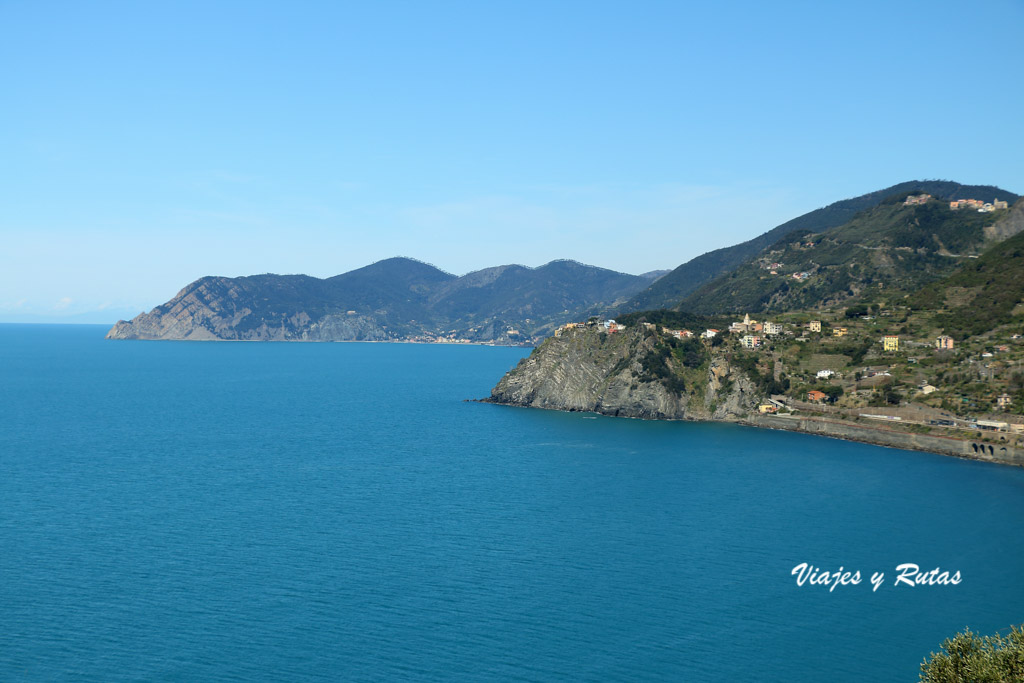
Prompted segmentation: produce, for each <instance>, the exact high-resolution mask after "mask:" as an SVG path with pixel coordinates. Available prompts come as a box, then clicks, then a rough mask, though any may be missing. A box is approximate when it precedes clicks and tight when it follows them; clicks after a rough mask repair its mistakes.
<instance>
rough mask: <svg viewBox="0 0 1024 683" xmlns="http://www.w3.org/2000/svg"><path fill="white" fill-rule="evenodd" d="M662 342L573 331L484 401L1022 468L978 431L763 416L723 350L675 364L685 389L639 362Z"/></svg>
mask: <svg viewBox="0 0 1024 683" xmlns="http://www.w3.org/2000/svg"><path fill="white" fill-rule="evenodd" d="M657 343H658V340H657V338H656V337H655V336H654V335H651V334H647V333H645V331H644V330H643V329H642V328H633V329H630V330H627V331H625V332H621V333H617V334H609V333H607V332H604V331H601V330H599V329H598V328H596V327H592V328H587V329H578V330H573V331H570V332H568V333H566V334H564V335H562V336H561V337H552V338H550V339H548V340H546V341H545V342H544V343H543V344H541V345H540V346H538V347H537V348H536V349H535V350H534V352H533V353H532V354H531V355H530V356H529V357H527V358H524V359H522V360H521V361H520V362H519V364H518V365H517V366H516V367H515V368H513V369H512V370H510V371H509V372H508V373H506V375H505V376H504V377H503V378H502V379H501V381H499V382H498V384H497V385H496V386H495V387H494V389H492V391H491V395H490V396H489V397H487V398H484V399H481V400H482V402H485V403H495V404H501V405H511V406H521V407H529V408H542V409H547V410H562V411H567V412H593V413H597V414H600V415H606V416H610V417H632V418H638V419H646V420H689V421H712V422H728V423H733V424H742V425H747V426H751V427H758V428H763V429H782V430H786V431H795V432H802V433H805V434H812V435H816V436H827V437H832V438H837V439H844V440H847V441H858V442H861V443H868V444H873V445H878V446H886V447H890V448H900V449H904V450H916V451H924V452H928V453H936V454H939V455H946V456H954V457H958V458H965V459H970V460H979V461H984V462H992V463H999V464H1004V465H1015V466H1024V448H1021V446H1020V445H1018V444H1015V443H1012V442H1010V441H1008V440H1002V441H1000V440H999V436H996V440H994V441H993V440H992V439H991V436H990V438H985V436H986V435H983V434H981V433H979V434H978V437H977V438H962V437H959V436H943V435H936V434H925V433H915V432H914V431H912V430H910V429H904V428H902V426H901V427H897V426H896V425H888V424H886V425H882V424H864V423H860V422H855V421H853V420H843V419H837V418H835V417H823V416H817V415H812V414H807V413H806V412H798V413H794V414H788V415H787V414H782V415H765V414H760V413H759V412H758V409H757V406H758V404H759V403H760V402H761V398H762V397H761V396H760V395H759V393H758V390H757V387H756V386H754V384H753V383H752V382H751V381H750V379H749V378H747V377H746V376H745V374H744V373H742V372H741V371H740V370H739V369H738V368H735V367H732V366H731V365H730V364H729V362H728V359H727V358H726V357H725V355H724V354H723V355H717V354H715V353H714V352H713V350H712V353H710V357H709V358H707V359H706V360H705V361H704V362H703V364H702V365H701V366H700V367H699V368H692V369H688V368H684V367H679V368H677V370H678V371H679V373H678V374H680V375H681V376H683V377H684V378H686V382H685V386H683V387H682V390H679V391H673V390H672V389H670V388H669V387H668V386H666V382H665V381H664V380H663V378H660V377H653V376H651V372H650V368H649V367H648V368H645V367H644V363H643V362H642V359H648V358H650V354H652V353H654V352H655V350H656V346H657ZM678 355H679V354H677V355H675V356H669V357H668V359H667V361H666V362H667V363H668V364H669V365H670V366H671V365H672V364H678V363H679V359H678ZM698 377H700V380H699V381H698ZM673 388H675V389H678V388H679V387H673Z"/></svg>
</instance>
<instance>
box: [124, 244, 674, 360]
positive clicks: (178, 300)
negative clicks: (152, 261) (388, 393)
mask: <svg viewBox="0 0 1024 683" xmlns="http://www.w3.org/2000/svg"><path fill="white" fill-rule="evenodd" d="M663 273H664V271H654V272H652V273H648V274H646V275H643V276H639V275H627V274H625V273H618V272H615V271H612V270H607V269H604V268H597V267H594V266H588V265H584V264H581V263H577V262H575V261H565V260H563V261H552V262H551V263H548V264H546V265H543V266H540V267H538V268H527V267H525V266H520V265H506V266H497V267H494V268H486V269H484V270H478V271H475V272H472V273H469V274H467V275H463V276H462V277H457V276H455V275H452V274H451V273H446V272H444V271H442V270H440V269H438V268H435V267H434V266H432V265H429V264H426V263H422V262H420V261H416V260H414V259H409V258H391V259H386V260H384V261H379V262H377V263H374V264H372V265H369V266H366V267H364V268H359V269H357V270H353V271H351V272H348V273H343V274H341V275H337V276H335V277H331V278H326V279H319V278H314V277H309V276H306V275H252V276H248V277H237V278H227V277H213V276H211V277H204V278H200V279H199V280H196V281H195V282H193V283H192V284H190V285H188V286H187V287H185V288H184V289H183V290H181V291H180V292H179V293H178V294H177V296H175V297H174V298H173V299H171V300H170V301H168V302H167V303H165V304H162V305H160V306H157V307H156V308H154V309H153V310H152V311H150V312H149V313H143V314H140V315H138V316H136V317H135V318H133V319H132V320H130V321H120V322H118V323H117V324H116V325H114V327H113V328H112V329H111V330H110V332H109V333H108V334H107V337H108V338H111V339H188V340H216V339H222V340H279V341H354V340H366V341H389V340H391V341H397V340H417V341H452V340H468V341H473V342H494V343H501V344H516V343H532V342H533V341H534V340H535V339H537V338H539V337H543V336H545V335H547V334H549V333H550V332H551V331H552V329H553V328H554V327H555V326H557V325H560V324H562V323H564V322H565V321H567V320H575V319H579V318H585V317H587V316H589V315H591V314H595V313H599V312H602V311H605V310H608V309H609V308H611V307H613V306H616V305H618V304H620V303H621V302H623V301H625V300H626V299H627V298H628V297H630V296H632V295H633V294H635V293H636V292H638V291H639V290H641V289H643V288H645V287H646V286H647V285H649V284H650V283H651V281H652V280H654V279H655V278H656V277H658V276H659V275H661V274H663Z"/></svg>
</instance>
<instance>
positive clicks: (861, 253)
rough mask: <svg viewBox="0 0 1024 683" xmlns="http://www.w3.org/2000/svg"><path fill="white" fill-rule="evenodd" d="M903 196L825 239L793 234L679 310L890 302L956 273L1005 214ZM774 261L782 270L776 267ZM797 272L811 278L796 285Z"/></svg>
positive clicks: (821, 235) (782, 308)
mask: <svg viewBox="0 0 1024 683" xmlns="http://www.w3.org/2000/svg"><path fill="white" fill-rule="evenodd" d="M905 196H906V195H897V196H895V197H892V198H889V199H887V200H886V201H884V202H882V203H881V204H879V205H878V206H876V207H874V208H872V209H868V210H867V211H863V212H861V213H860V214H858V215H857V216H856V217H855V218H854V219H853V220H851V221H849V222H848V223H846V224H844V225H842V226H839V227H837V228H833V229H831V230H827V231H825V232H823V233H809V232H800V233H797V234H793V235H790V236H789V237H787V238H786V239H784V240H782V241H780V242H778V243H776V244H773V245H772V246H770V247H769V248H767V249H765V250H764V251H762V252H761V253H760V254H759V255H758V256H757V257H756V258H754V259H752V260H750V261H748V262H747V263H745V264H743V265H741V266H739V267H738V268H736V269H735V270H733V271H732V272H731V273H729V274H727V275H724V276H721V277H719V278H717V279H715V280H713V281H712V282H710V283H708V284H706V285H704V286H703V287H701V288H700V289H698V290H697V291H696V292H694V293H693V294H691V295H690V296H688V297H687V298H686V299H684V300H683V301H682V302H681V303H680V304H678V308H679V309H682V310H688V311H692V312H694V313H698V314H705V315H707V314H712V313H723V312H727V311H734V312H735V311H745V312H769V311H770V312H781V311H792V310H800V309H814V308H820V307H822V306H833V305H840V304H844V303H846V302H849V301H853V300H862V301H872V300H875V299H877V298H878V297H879V296H883V297H884V298H888V299H892V298H893V295H894V292H903V293H908V292H913V291H916V290H918V289H920V288H921V287H922V286H924V285H925V284H928V283H931V282H935V281H938V280H940V279H942V278H944V277H946V276H948V275H950V274H952V273H953V272H954V271H955V270H956V269H957V268H958V267H960V266H961V265H962V264H963V263H964V262H966V260H967V258H968V257H969V256H975V255H977V254H978V253H980V251H981V250H982V249H983V247H984V246H985V245H986V240H987V238H986V235H985V228H987V227H989V226H991V225H992V224H993V223H996V222H997V221H999V220H1000V219H1002V218H1004V217H1005V216H1006V215H1007V213H1008V211H1007V210H1000V211H994V212H991V213H979V212H977V211H968V210H960V211H953V210H951V209H950V208H949V207H948V205H947V204H946V203H944V202H940V201H934V200H933V201H929V202H927V203H926V204H922V205H911V206H904V205H903V199H904V198H905ZM776 263H778V264H781V265H780V266H777V267H776V268H774V269H773V268H772V267H771V266H772V265H773V264H776ZM772 270H775V272H776V274H774V275H773V274H772V273H771V271H772ZM796 273H807V277H806V279H804V280H802V281H801V280H797V279H795V278H794V277H793V275H794V274H796Z"/></svg>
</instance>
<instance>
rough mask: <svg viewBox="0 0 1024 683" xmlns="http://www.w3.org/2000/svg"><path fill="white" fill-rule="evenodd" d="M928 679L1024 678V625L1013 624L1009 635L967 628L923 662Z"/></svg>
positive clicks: (982, 681) (997, 682) (981, 681)
mask: <svg viewBox="0 0 1024 683" xmlns="http://www.w3.org/2000/svg"><path fill="white" fill-rule="evenodd" d="M921 681H923V682H924V683H966V682H967V681H972V682H976V683H1001V682H1004V681H1024V629H1022V628H1021V627H1019V626H1011V627H1010V632H1009V633H1008V634H1007V635H1005V636H1002V635H999V634H998V633H997V634H996V635H994V636H979V635H977V634H975V633H972V632H971V630H970V629H965V630H964V632H963V633H957V634H956V635H955V636H953V637H952V638H947V639H946V640H945V641H944V642H943V643H942V651H941V652H939V653H938V654H936V653H934V652H933V653H931V657H930V659H928V658H926V659H925V660H924V661H923V662H922V663H921Z"/></svg>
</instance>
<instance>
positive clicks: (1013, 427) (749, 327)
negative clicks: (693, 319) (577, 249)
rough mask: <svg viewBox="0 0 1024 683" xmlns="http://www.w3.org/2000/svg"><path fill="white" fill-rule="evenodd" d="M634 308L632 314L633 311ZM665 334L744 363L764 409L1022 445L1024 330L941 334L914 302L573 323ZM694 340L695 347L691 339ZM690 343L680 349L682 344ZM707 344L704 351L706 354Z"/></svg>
mask: <svg viewBox="0 0 1024 683" xmlns="http://www.w3.org/2000/svg"><path fill="white" fill-rule="evenodd" d="M630 317H631V316H630ZM636 326H639V327H641V328H642V329H643V330H644V332H645V334H647V335H652V334H653V335H656V336H657V337H661V338H662V339H663V340H664V341H665V342H667V345H668V347H669V348H671V349H672V352H673V355H674V357H676V358H683V357H684V354H686V353H687V352H688V351H687V349H690V351H689V352H690V353H694V352H696V353H698V354H699V355H698V356H696V357H697V358H699V359H700V363H699V365H698V364H697V363H696V362H693V363H690V364H689V365H688V367H690V368H692V371H696V372H697V373H700V372H703V373H705V374H706V373H707V372H708V370H710V369H711V367H712V365H713V364H712V362H711V358H712V353H711V352H712V350H713V351H714V355H715V356H718V357H720V358H726V359H728V362H729V364H730V365H731V366H733V367H735V368H741V369H742V370H743V371H745V372H746V374H747V375H748V376H749V377H750V378H751V379H752V381H753V385H754V386H756V387H757V389H758V397H757V400H756V402H755V405H756V410H757V412H758V413H759V415H760V416H761V417H777V418H780V419H784V418H787V417H792V416H797V415H800V416H803V417H807V416H815V417H826V416H827V417H829V418H832V419H839V420H853V421H857V422H860V423H867V424H871V423H878V424H879V425H885V426H886V427H887V428H897V429H904V430H910V431H913V432H915V433H920V434H935V435H950V436H955V437H959V438H977V439H980V440H981V441H985V442H994V443H1006V442H1010V443H1014V444H1018V445H1024V338H1022V336H1021V335H1020V334H1007V335H1005V337H1004V336H1000V335H998V334H997V335H982V336H981V337H972V338H970V339H968V340H966V341H964V342H957V341H956V340H955V339H954V338H953V337H951V336H949V335H945V334H940V333H934V332H933V331H932V330H931V329H929V327H928V325H927V324H924V321H923V320H922V319H921V318H920V316H917V315H915V314H914V313H913V312H912V311H910V310H909V309H908V308H906V307H901V306H896V307H893V308H881V309H875V308H873V307H867V306H852V307H849V308H847V309H846V310H845V311H841V312H834V313H821V314H819V315H818V316H816V317H812V316H811V315H809V314H807V313H790V314H782V315H778V316H774V317H773V319H771V320H764V321H759V320H755V319H753V318H751V317H750V315H745V316H744V318H743V320H736V321H733V322H731V324H729V325H728V327H727V328H725V327H724V326H723V328H724V329H715V328H711V327H702V328H699V329H686V328H673V327H669V326H664V325H660V324H655V323H651V322H647V321H644V320H642V319H641V320H638V321H636V322H632V321H630V323H625V324H624V323H622V322H617V321H616V320H604V321H601V320H599V319H596V318H591V319H590V320H589V321H587V322H574V323H569V324H567V325H564V326H562V327H561V328H559V329H558V330H557V331H556V333H555V336H556V337H558V336H562V335H565V334H567V333H568V332H570V331H572V330H575V329H580V328H594V329H596V330H597V331H599V332H601V333H604V334H608V335H615V334H620V333H623V332H625V331H627V330H629V329H631V328H633V327H636ZM688 345H689V346H688ZM680 350H682V353H680ZM700 351H704V352H706V353H703V354H700Z"/></svg>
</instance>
